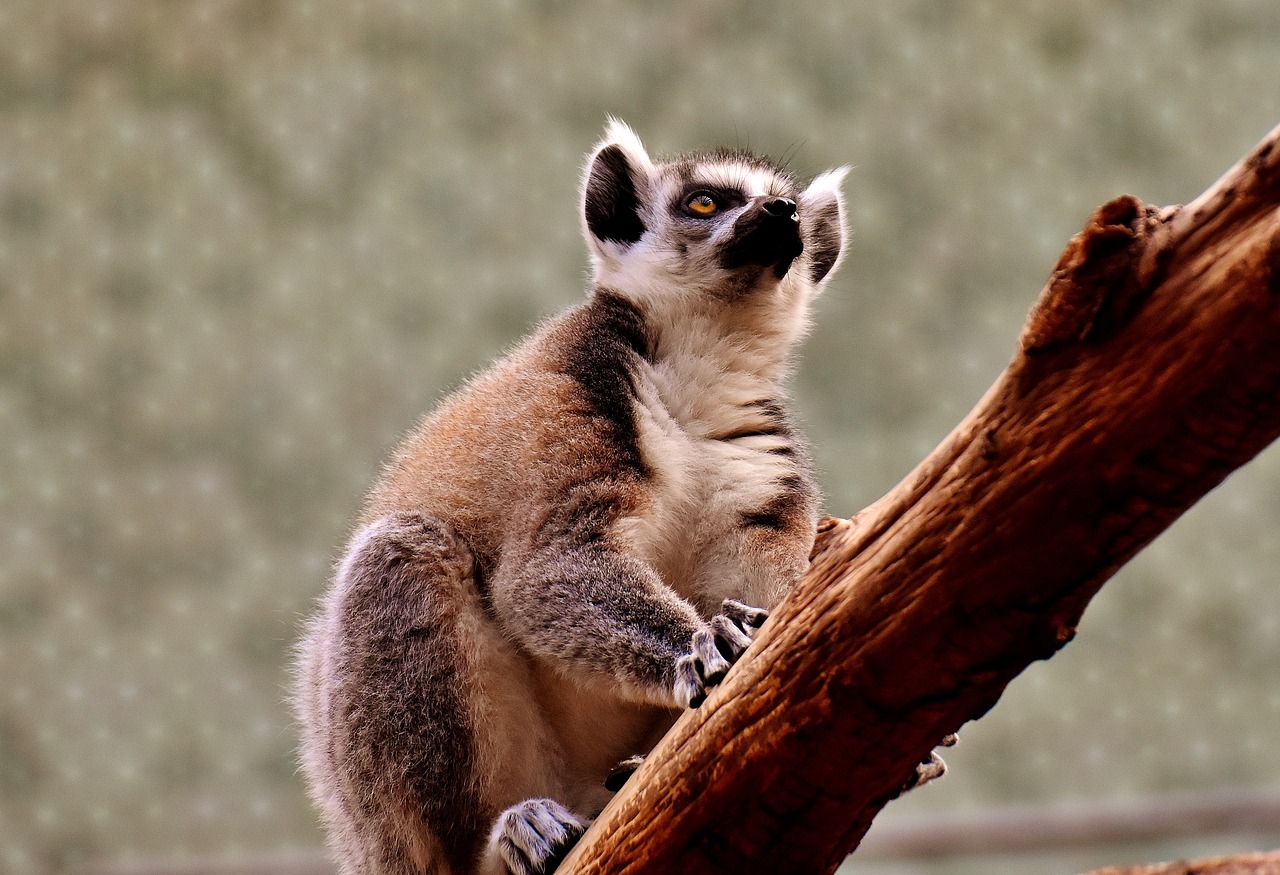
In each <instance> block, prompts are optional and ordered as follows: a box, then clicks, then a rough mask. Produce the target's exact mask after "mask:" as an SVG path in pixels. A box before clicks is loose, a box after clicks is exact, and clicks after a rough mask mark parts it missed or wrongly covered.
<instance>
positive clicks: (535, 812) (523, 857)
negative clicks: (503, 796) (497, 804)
mask: <svg viewBox="0 0 1280 875" xmlns="http://www.w3.org/2000/svg"><path fill="white" fill-rule="evenodd" d="M501 824H502V833H501V835H500V836H499V838H498V849H499V852H500V853H501V855H502V858H503V861H504V862H505V863H506V864H507V866H508V868H510V870H511V871H512V873H514V875H550V873H552V872H554V871H555V869H556V866H558V865H559V864H560V861H561V860H562V859H564V857H565V855H566V854H567V853H568V852H569V849H570V848H572V847H573V845H574V843H576V842H577V841H578V839H579V838H581V836H582V834H583V833H584V832H585V831H586V825H585V824H584V823H583V822H582V821H581V820H579V819H578V817H577V816H576V815H575V814H574V813H573V812H572V811H570V810H569V809H567V808H565V807H564V806H563V805H561V804H560V803H559V802H556V801H555V800H554V799H526V800H525V801H524V802H521V803H519V804H518V805H513V806H511V807H510V808H508V809H507V810H506V811H505V812H503V814H502V818H501Z"/></svg>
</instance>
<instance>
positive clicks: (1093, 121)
mask: <svg viewBox="0 0 1280 875" xmlns="http://www.w3.org/2000/svg"><path fill="white" fill-rule="evenodd" d="M609 113H613V114H617V115H619V116H621V117H622V118H625V119H626V120H628V121H629V122H631V123H632V124H633V125H634V126H635V127H636V128H637V130H638V131H639V132H640V134H641V136H642V137H643V138H644V139H645V141H646V143H647V144H648V145H649V146H650V148H651V149H652V150H655V151H658V152H661V151H672V150H680V149H686V148H692V147H697V146H706V145H712V144H716V143H721V142H728V143H731V144H739V145H749V146H750V147H752V148H754V149H757V150H759V151H763V152H768V153H772V154H775V155H777V154H781V153H787V154H788V155H792V156H794V157H793V159H792V166H793V167H795V168H796V169H797V170H798V171H799V172H801V173H804V174H809V173H814V172H817V171H820V170H822V169H825V168H827V167H830V166H833V165H836V164H844V163H848V164H852V165H854V170H853V172H852V173H851V174H850V176H849V178H848V181H847V184H846V192H847V196H848V200H849V203H850V204H851V209H850V215H849V221H850V225H851V231H852V238H851V239H852V245H851V250H850V256H849V259H848V261H847V262H846V263H845V267H844V268H843V270H842V272H841V273H840V275H839V276H838V277H837V278H836V279H835V281H834V282H833V284H832V286H831V287H830V288H829V290H828V291H827V293H826V295H825V297H824V298H823V299H822V300H821V302H820V306H819V311H818V315H817V321H816V329H815V331H814V333H813V336H812V338H811V340H810V341H809V343H808V345H807V347H806V350H805V354H804V357H803V362H802V365H801V367H800V370H799V373H798V393H797V394H798V401H799V407H800V409H801V412H802V417H803V419H804V421H805V422H806V423H807V430H808V432H809V433H810V435H811V437H812V439H813V441H814V443H815V445H816V453H817V458H818V461H819V465H820V468H821V477H822V482H823V485H824V489H825V491H826V494H827V498H828V506H829V508H830V509H831V510H832V511H833V512H838V513H842V514H848V513H851V512H853V511H855V510H857V509H859V508H860V507H863V506H864V505H866V504H868V503H870V502H871V501H873V500H874V499H876V498H877V497H879V496H880V495H881V494H882V493H883V492H885V491H886V490H887V489H889V488H890V487H891V486H892V485H893V484H894V483H895V482H896V481H897V480H898V479H899V478H900V477H902V476H903V475H904V474H905V473H906V472H907V471H908V470H909V469H910V468H911V467H912V466H913V465H914V464H915V462H916V461H918V460H919V459H920V458H921V457H922V456H923V455H924V454H925V453H927V452H928V451H929V450H930V449H931V448H932V447H933V446H934V444H935V443H936V442H937V441H938V440H939V439H940V438H941V437H942V436H943V435H945V434H946V432H947V431H948V430H949V429H950V428H951V426H952V425H954V424H955V422H957V421H958V420H959V419H960V417H961V416H963V414H964V413H965V412H966V411H967V410H968V409H969V408H970V407H971V406H972V404H973V403H974V402H975V401H976V400H977V399H978V398H979V396H980V395H981V394H982V392H983V391H984V389H985V388H986V387H987V386H988V385H989V384H990V383H991V382H992V381H993V379H994V378H995V377H996V375H997V374H998V373H999V371H1000V370H1001V368H1002V367H1003V366H1004V364H1005V363H1006V362H1007V361H1008V359H1009V357H1010V356H1011V354H1012V351H1013V348H1014V342H1015V338H1016V337H1017V333H1018V331H1019V329H1020V327H1021V324H1022V321H1023V318H1024V316H1025V314H1026V312H1027V310H1028V308H1029V306H1030V304H1031V303H1032V301H1033V300H1034V297H1035V295H1036V293H1037V292H1038V290H1039V288H1040V287H1041V285H1042V283H1043V281H1044V279H1045V277H1046V276H1047V274H1048V272H1049V270H1050V268H1051V267H1052V265H1053V262H1054V260H1055V258H1056V256H1057V254H1058V252H1059V251H1060V250H1061V249H1062V247H1063V245H1064V244H1065V243H1066V240H1067V239H1068V238H1069V237H1070V235H1071V234H1073V233H1074V232H1075V231H1077V230H1078V229H1079V228H1080V227H1081V226H1082V224H1083V222H1084V220H1085V218H1086V217H1087V215H1088V214H1089V212H1090V211H1091V209H1092V208H1093V207H1094V206H1095V205H1097V204H1099V203H1101V202H1103V201H1105V200H1107V199H1109V198H1111V197H1113V196H1114V195H1117V194H1120V193H1125V192H1129V193H1133V194H1135V195H1138V196H1139V197H1141V198H1143V199H1145V200H1147V201H1149V202H1152V203H1157V204H1164V203H1177V202H1185V201H1187V200H1190V199H1191V198H1193V197H1194V196H1195V195H1197V194H1198V193H1199V192H1200V191H1201V190H1202V189H1204V188H1205V187H1206V186H1207V185H1208V184H1210V183H1211V182H1212V181H1213V180H1214V179H1215V178H1216V177H1217V176H1218V175H1219V174H1220V173H1221V172H1222V171H1224V170H1225V169H1226V168H1227V167H1228V166H1229V165H1231V164H1232V163H1233V162H1234V161H1235V160H1236V158H1237V157H1239V156H1240V155H1242V154H1243V153H1244V152H1245V151H1246V150H1248V149H1249V148H1250V147H1251V146H1252V145H1253V144H1254V143H1255V142H1256V141H1257V140H1258V139H1259V138H1260V137H1261V136H1262V135H1263V134H1265V133H1266V132H1267V131H1268V130H1269V129H1270V128H1271V127H1272V126H1273V125H1274V124H1276V123H1277V122H1280V5H1278V4H1275V3H1267V2H1254V3H1249V2H1222V3H1212V4H1207V3H1197V2H1191V0H1185V2H1163V3H1140V2H1116V3H1077V4H1060V3H1049V2H1042V3H1023V4H995V3H971V4H944V3H936V2H903V3H897V4H887V3H881V4H873V3H865V2H861V3H852V2H835V0H830V2H812V3H803V4H801V3H793V4H778V3H769V2H746V3H737V4H711V3H704V2H687V0H686V2H674V0H673V2H651V3H647V4H643V5H641V4H620V3H608V2H605V3H585V2H577V3H571V2H551V0H546V2H521V0H508V2H502V3H487V2H471V3H468V2H460V0H459V2H444V0H413V2H392V0H367V2H357V3H346V4H323V3H314V2H310V0H278V2H277V0H225V2H214V0H193V2H136V3H131V2H98V3H77V2H38V0H18V2H15V0H10V2H7V3H4V4H3V5H0V541H2V543H3V547H2V549H0V871H3V872H8V873H13V875H45V873H55V872H63V871H69V870H72V869H76V868H78V867H83V866H86V865H88V864H91V863H95V862H97V861H129V860H141V859H157V858H158V859H162V860H172V861H179V862H180V861H182V860H189V859H194V858H197V857H199V858H204V857H214V858H226V859H229V860H235V859H241V858H246V857H250V856H253V855H256V854H259V853H267V854H289V853H292V852H294V851H299V850H305V849H311V848H315V847H317V846H318V845H319V843H320V842H321V836H320V834H319V832H318V830H317V827H316V825H315V821H314V817H313V814H312V812H311V811H310V809H309V807H308V804H307V802H306V800H305V797H304V794H303V791H302V788H301V785H300V783H299V780H298V778H297V776H296V774H295V768H294V763H293V758H292V749H293V746H294V737H293V731H292V728H291V726H290V717H289V714H288V709H287V707H286V705H285V697H286V687H287V682H288V674H287V664H288V661H289V654H290V648H291V646H292V642H293V641H294V639H295V636H296V632H297V629H298V624H299V621H300V618H301V617H303V616H304V615H305V614H306V613H307V612H308V610H309V606H310V604H311V602H312V600H313V599H314V598H315V596H316V595H317V594H318V593H319V591H320V589H321V587H322V585H323V583H324V580H325V578H326V575H327V573H328V568H329V565H330V563H331V561H332V560H333V559H334V558H335V555H336V552H337V550H338V548H339V545H340V544H341V543H342V542H343V540H344V538H345V535H346V531H347V527H348V525H349V524H350V521H351V519H352V517H353V515H354V513H355V511H356V509H357V507H358V504H359V502H360V499H361V495H362V492H363V490H364V489H365V488H366V486H367V485H368V484H369V482H370V480H371V478H372V477H373V475H374V474H375V472H376V470H377V467H378V465H379V463H380V461H381V458H382V457H383V455H384V453H385V452H386V451H387V450H388V448H389V447H390V446H391V445H392V444H393V443H394V442H395V441H396V439H397V437H398V435H399V434H401V433H402V432H403V431H404V430H405V429H406V428H407V427H408V426H409V425H410V424H411V423H412V422H413V421H414V420H415V418H416V417H417V416H418V415H419V413H420V412H421V411H423V410H424V409H425V408H427V407H428V406H430V405H431V404H432V403H433V401H435V400H436V399H437V398H439V397H440V396H441V394H442V393H444V392H446V391H447V390H448V389H449V388H450V387H452V386H455V385H456V384H457V383H458V382H459V381H460V380H461V379H462V378H463V377H464V376H465V375H466V374H467V373H469V372H470V371H472V370H473V369H475V368H477V367H480V366H481V365H483V364H484V363H485V362H487V361H489V360H490V359H492V358H493V357H495V356H496V355H497V354H498V353H499V352H500V351H501V350H502V349H503V348H505V347H507V346H509V345H510V344H511V343H513V342H514V341H515V339H516V338H517V337H518V336H520V335H521V334H522V333H523V332H524V331H526V330H527V329H528V327H529V326H530V325H531V324H533V323H535V322H536V321H537V320H538V319H540V318H542V317H544V316H546V315H548V314H550V313H552V312H554V311H556V310H558V309H560V308H562V307H564V306H565V305H567V304H569V303H571V302H573V301H576V300H577V299H578V298H579V296H580V295H581V294H582V287H583V279H584V276H585V271H586V267H587V260H586V256H585V251H584V247H583V245H582V243H581V241H580V238H579V231H578V216H577V207H576V200H577V196H578V195H577V186H578V177H579V172H580V165H581V161H582V157H583V153H584V152H585V151H586V150H587V149H589V148H590V146H591V145H592V143H593V142H594V140H595V139H596V137H598V136H599V133H600V130H601V128H602V125H603V121H604V118H605V116H606V114H609ZM1278 524H1280V456H1278V455H1277V453H1276V452H1275V451H1274V450H1273V451H1270V452H1268V453H1265V454H1264V455H1263V456H1262V457H1260V458H1259V459H1258V460H1257V461H1255V462H1254V463H1253V464H1252V465H1250V466H1248V467H1247V468H1245V469H1244V470H1243V471H1241V472H1240V473H1238V474H1237V475H1236V476H1234V477H1233V478H1232V479H1231V480H1230V481H1229V482H1228V483H1227V484H1226V485H1225V486H1224V487H1222V488H1221V489H1219V490H1218V491H1216V492H1215V493H1214V494H1212V495H1211V496H1209V497H1208V498H1207V499H1205V500H1204V501H1203V502H1202V503H1201V504H1200V505H1199V506H1197V507H1196V508H1195V509H1194V510H1193V511H1192V512H1191V513H1189V514H1188V515H1187V516H1186V517H1185V518H1184V519H1183V520H1182V521H1180V522H1179V523H1178V524H1177V525H1176V526H1175V527H1174V528H1173V529H1172V530H1171V531H1170V532H1169V533H1168V534H1167V535H1165V536H1164V537H1162V538H1161V539H1160V540H1159V541H1158V542H1157V543H1156V544H1155V545H1154V546H1153V547H1152V548H1151V549H1149V550H1148V551H1147V552H1145V553H1144V554H1143V555H1141V556H1140V557H1139V558H1138V559H1137V560H1136V561H1134V562H1133V563H1132V564H1131V565H1130V566H1129V567H1127V568H1126V569H1124V571H1122V572H1121V574H1119V575H1118V576H1117V578H1116V579H1115V580H1114V581H1113V582H1112V583H1111V584H1109V585H1108V587H1107V588H1106V589H1105V590H1104V591H1103V593H1102V594H1101V596H1099V598H1098V599H1097V600H1096V601H1095V603H1094V604H1093V606H1092V607H1091V608H1090V610H1089V612H1088V614H1087V615H1086V617H1085V621H1084V623H1083V625H1082V629H1081V633H1080V636H1079V638H1078V639H1077V640H1076V641H1075V643H1073V644H1072V645H1071V646H1070V647H1069V648H1067V650H1066V651H1064V652H1063V653H1062V654H1061V655H1060V656H1059V657H1057V658H1055V659H1054V660H1052V661H1051V662H1049V663H1042V664H1038V665H1036V666H1033V667H1032V668H1031V669H1030V670H1029V671H1027V672H1026V673H1025V674H1024V675H1023V676H1022V677H1021V678H1019V679H1018V680H1017V681H1016V682H1015V683H1014V684H1013V686H1012V687H1011V688H1010V690H1009V692H1008V694H1007V695H1006V696H1005V697H1004V699H1003V700H1002V701H1001V703H1000V705H999V706H998V707H997V708H996V709H995V710H994V711H993V712H992V713H991V714H990V715H988V716H987V717H986V718H984V719H983V720H982V721H981V722H979V723H977V724H973V725H970V726H968V727H967V728H966V730H965V731H964V733H963V736H962V737H963V741H962V744H961V746H960V747H959V748H957V749H956V750H955V751H953V752H952V753H951V754H950V755H949V756H948V759H949V761H950V763H951V765H952V773H951V775H949V776H948V777H947V778H946V780H945V781H943V782H941V783H939V784H937V785H934V786H932V787H929V788H926V789H924V790H922V791H920V792H919V793H916V794H913V795H912V796H910V797H908V798H906V799H904V800H902V801H901V802H899V803H896V804H895V805H893V806H891V807H890V808H889V809H888V810H887V811H886V812H885V814H884V815H883V816H882V818H881V820H882V821H884V822H889V821H893V820H894V818H900V817H908V816H919V815H922V814H927V813H929V812H940V813H954V812H957V811H976V810H982V809H984V808H986V807H987V806H992V805H997V804H1000V805H1007V804H1021V803H1037V802H1045V801H1051V800H1062V799H1066V800H1086V801H1087V800H1117V799H1121V800H1123V799H1129V798H1135V799H1136V798H1142V797H1146V796H1150V795H1154V794H1162V793H1173V792H1185V791H1198V790H1222V789H1231V788H1241V789H1248V788H1255V789H1256V788H1264V789H1265V788H1277V789H1280V757H1277V756H1276V750H1277V747H1280V586H1277V577H1278V572H1277V569H1278V568H1280V536H1278V535H1280V526H1278ZM872 834H873V835H874V834H875V830H873V833H872ZM1255 839H1256V841H1257V842H1270V843H1271V844H1273V845H1274V844H1280V824H1278V825H1277V829H1276V831H1275V834H1272V835H1264V836H1258V837H1255ZM1255 839H1250V840H1249V841H1253V840H1255ZM1202 844H1204V843H1201V844H1197V843H1195V842H1189V843H1185V844H1182V845H1176V846H1174V845H1169V846H1157V847H1150V848H1148V847H1144V848H1141V849H1138V850H1134V851H1133V853H1134V854H1139V855H1150V854H1158V853H1162V852H1164V851H1169V852H1170V853H1172V852H1175V851H1176V852H1181V851H1183V850H1188V851H1191V852H1194V851H1196V850H1198V849H1200V848H1201V846H1202ZM1246 845H1247V841H1243V840H1242V841H1237V842H1235V843H1234V844H1232V843H1227V847H1239V848H1240V849H1244V847H1245V846H1246ZM1204 846H1206V847H1207V845H1204ZM1125 856H1126V854H1121V853H1119V852H1117V851H1116V850H1114V849H1104V850H1102V851H1098V852H1090V853H1086V852H1084V851H1082V852H1081V853H1078V854H1074V855H1071V854H1067V855H1059V856H1057V857H1043V858H1036V860H1035V861H1034V865H1033V864H1032V863H1031V862H1028V861H1027V860H1025V859H1024V860H1022V861H1021V862H1018V861H1014V862H1013V863H1009V862H1008V861H1005V863H1004V864H1003V865H1007V866H1013V868H1012V869H1011V870H1010V871H1038V872H1039V871H1042V872H1064V873H1065V872H1072V871H1078V869H1080V868H1084V867H1085V865H1086V864H1088V865H1101V864H1102V863H1103V862H1107V861H1108V860H1111V861H1115V862H1122V861H1123V858H1124V857H1125ZM855 860H856V858H855ZM997 865H1000V864H998V863H997V862H993V861H985V862H984V861H977V862H975V861H973V860H968V861H963V860H961V861H950V862H948V861H941V862H937V863H933V864H929V865H926V864H906V863H903V864H897V865H896V866H895V865H894V864H875V865H872V864H864V865H853V864H851V865H850V866H849V869H848V871H849V872H872V871H874V872H882V871H883V872H888V871H892V872H895V873H896V872H916V871H919V872H926V871H927V872H961V871H964V872H968V871H974V872H978V871H982V872H991V871H997V869H996V868H995V867H996V866H997ZM1020 866H1021V867H1022V868H1019V867H1020ZM1028 867H1029V868H1028ZM1000 871H1004V870H1000Z"/></svg>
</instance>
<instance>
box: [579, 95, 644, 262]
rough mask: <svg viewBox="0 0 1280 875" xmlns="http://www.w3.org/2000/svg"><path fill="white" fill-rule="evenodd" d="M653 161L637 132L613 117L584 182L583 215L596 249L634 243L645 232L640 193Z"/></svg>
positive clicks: (594, 154) (597, 253)
mask: <svg viewBox="0 0 1280 875" xmlns="http://www.w3.org/2000/svg"><path fill="white" fill-rule="evenodd" d="M652 169H653V163H652V162H651V161H650V160H649V156H648V154H647V153H646V152H645V150H644V145H643V144H641V142H640V138H639V137H637V136H636V134H635V131H633V130H631V128H629V127H627V125H626V124H625V123H623V122H621V121H619V120H618V119H615V118H610V119H609V124H608V126H607V127H606V128H605V132H604V138H603V139H602V140H601V141H600V142H599V143H598V144H596V148H595V150H594V151H593V152H592V153H591V158H590V159H589V160H588V161H587V169H586V173H585V174H584V177H583V182H582V217H583V222H584V223H585V225H586V230H587V241H588V243H590V244H591V248H592V251H593V252H594V253H595V254H596V255H599V256H602V255H604V252H603V244H605V243H608V242H612V243H618V244H621V245H622V246H624V247H625V246H630V245H631V244H632V243H635V242H636V241H637V240H639V239H640V236H641V235H642V234H644V231H645V226H644V220H643V219H642V218H641V217H640V196H641V194H643V186H644V184H645V181H646V180H647V179H648V177H649V173H650V171H652Z"/></svg>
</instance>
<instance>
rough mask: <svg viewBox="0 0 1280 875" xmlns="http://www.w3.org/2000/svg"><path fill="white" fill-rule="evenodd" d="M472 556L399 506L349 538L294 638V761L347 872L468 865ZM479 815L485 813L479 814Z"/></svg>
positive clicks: (433, 524)
mask: <svg viewBox="0 0 1280 875" xmlns="http://www.w3.org/2000/svg"><path fill="white" fill-rule="evenodd" d="M470 606H477V609H478V595H477V593H476V587H475V581H474V562H473V559H472V556H471V553H470V551H469V550H468V548H467V546H466V545H465V544H464V543H463V542H462V541H461V540H459V539H458V538H457V536H456V535H455V534H454V533H453V531H452V530H451V529H450V528H449V527H448V526H447V525H446V524H444V523H442V522H440V521H439V520H436V519H434V518H432V517H429V516H426V515H422V514H410V513H403V514H395V515H392V516H388V517H386V518H383V519H381V520H378V521H377V522H374V523H372V524H370V525H368V526H366V527H365V528H364V529H362V530H361V531H360V532H358V533H357V534H356V536H355V538H354V539H353V542H352V544H351V547H350V549H349V550H348V553H347V555H346V559H345V561H344V562H343V563H342V565H341V567H340V569H339V571H338V574H337V576H336V578H335V581H334V585H333V587H332V588H331V590H330V593H329V595H328V597H327V601H326V603H325V605H324V606H323V610H322V612H321V614H320V616H319V617H318V618H317V620H316V622H315V625H314V626H313V627H312V629H311V630H310V635H309V637H308V640H307V641H306V642H305V643H304V645H303V653H304V657H303V661H302V671H303V674H304V678H305V683H304V689H303V692H302V694H301V697H300V702H299V710H300V712H302V714H303V717H304V719H303V724H304V726H306V727H308V731H307V735H306V737H305V738H304V740H303V759H304V768H305V769H306V770H307V771H308V772H309V773H310V777H311V779H312V784H313V786H314V787H315V788H317V789H316V796H317V798H318V801H319V803H320V805H321V807H322V810H323V814H324V816H325V819H326V820H327V821H328V822H329V825H330V827H331V832H332V835H333V837H334V838H333V841H334V845H335V846H336V850H337V851H338V853H339V855H340V856H341V859H342V860H343V864H344V865H343V871H344V872H349V873H356V872H359V873H370V875H373V873H377V875H410V873H423V872H430V873H435V872H439V871H448V870H447V869H445V870H442V869H440V868H439V867H440V866H441V865H442V863H447V865H448V867H449V868H450V869H451V870H452V871H454V872H464V871H470V870H471V869H472V866H473V865H474V864H473V861H474V860H475V859H476V857H477V856H478V854H479V853H480V851H481V847H482V845H483V842H484V836H485V833H486V832H487V830H488V826H489V824H488V823H487V822H486V821H487V819H488V817H491V816H492V814H491V813H486V811H485V810H484V806H483V805H482V803H481V801H480V800H479V799H478V798H477V796H476V790H475V787H474V785H473V783H472V781H471V780H470V779H471V776H472V775H473V774H474V772H475V760H476V756H477V751H476V746H475V743H474V738H475V733H474V727H473V726H472V719H473V718H472V716H471V714H470V713H469V712H468V710H467V707H466V704H465V699H464V690H465V686H464V685H465V683H466V676H465V674H466V659H467V656H466V653H465V651H464V647H465V642H464V641H462V640H461V633H460V630H459V624H458V621H459V614H460V613H461V612H463V611H465V610H469V609H470ZM486 814H487V816H486Z"/></svg>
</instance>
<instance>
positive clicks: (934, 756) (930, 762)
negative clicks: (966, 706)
mask: <svg viewBox="0 0 1280 875" xmlns="http://www.w3.org/2000/svg"><path fill="white" fill-rule="evenodd" d="M959 740H960V736H958V735H956V734H955V733H954V732H948V733H947V734H946V735H944V736H942V740H941V741H939V742H938V747H954V746H955V743H956V742H957V741H959ZM946 773H947V763H946V761H945V760H943V759H942V757H940V756H938V752H937V751H936V750H932V751H929V756H928V757H927V758H925V759H923V760H921V761H920V762H919V763H917V764H916V770H915V773H914V774H912V776H911V777H910V778H908V779H907V783H906V784H904V785H903V787H902V789H901V790H900V791H898V792H899V795H901V794H903V793H906V792H907V791H908V790H914V789H915V788H916V787H920V786H923V785H924V784H927V783H929V782H930V781H934V780H937V779H938V778H941V777H942V776H943V775H945V774H946Z"/></svg>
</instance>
